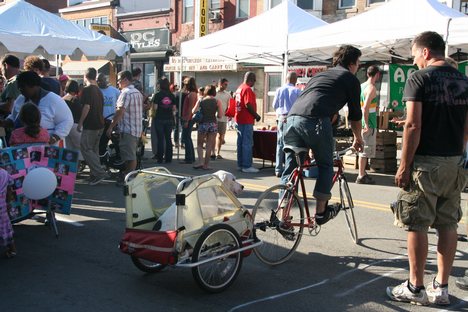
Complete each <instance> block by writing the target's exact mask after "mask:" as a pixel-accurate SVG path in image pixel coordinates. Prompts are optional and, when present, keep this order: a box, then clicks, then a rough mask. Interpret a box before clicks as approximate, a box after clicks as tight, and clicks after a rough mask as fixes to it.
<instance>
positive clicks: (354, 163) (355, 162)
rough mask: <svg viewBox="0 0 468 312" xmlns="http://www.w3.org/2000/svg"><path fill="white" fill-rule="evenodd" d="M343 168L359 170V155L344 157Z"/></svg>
mask: <svg viewBox="0 0 468 312" xmlns="http://www.w3.org/2000/svg"><path fill="white" fill-rule="evenodd" d="M343 167H345V168H348V169H358V168H359V157H358V155H344V156H343Z"/></svg>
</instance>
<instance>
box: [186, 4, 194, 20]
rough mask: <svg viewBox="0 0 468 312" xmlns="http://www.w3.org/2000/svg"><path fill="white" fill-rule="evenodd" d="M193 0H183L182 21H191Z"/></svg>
mask: <svg viewBox="0 0 468 312" xmlns="http://www.w3.org/2000/svg"><path fill="white" fill-rule="evenodd" d="M193 13H194V8H193V0H184V20H183V23H191V22H193Z"/></svg>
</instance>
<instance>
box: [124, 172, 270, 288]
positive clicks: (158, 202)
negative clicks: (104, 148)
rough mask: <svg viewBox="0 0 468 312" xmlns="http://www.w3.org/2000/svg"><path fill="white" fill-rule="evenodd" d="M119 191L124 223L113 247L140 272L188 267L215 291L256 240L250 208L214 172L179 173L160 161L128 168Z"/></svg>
mask: <svg viewBox="0 0 468 312" xmlns="http://www.w3.org/2000/svg"><path fill="white" fill-rule="evenodd" d="M180 180H181V181H180ZM124 195H125V198H126V229H125V234H124V235H123V238H122V240H121V242H120V245H119V248H120V250H121V251H122V252H123V253H126V254H128V255H130V257H131V260H132V262H133V264H134V265H135V266H136V267H137V268H138V269H140V270H142V271H144V272H149V273H151V272H159V271H161V270H162V269H164V268H165V267H166V266H168V265H171V266H176V267H185V268H191V269H192V274H193V277H194V279H195V281H196V282H197V283H198V285H199V286H200V287H201V288H202V289H204V290H206V291H208V292H212V293H216V292H221V291H223V290H224V289H226V288H227V287H229V286H230V285H231V284H232V283H233V282H234V280H235V279H236V277H237V275H238V273H239V271H240V269H241V266H242V260H243V258H244V257H246V256H248V255H250V253H251V252H252V249H253V248H255V247H256V246H258V245H260V244H261V242H259V241H258V240H256V239H254V238H253V237H252V227H253V222H252V216H251V214H250V213H249V211H248V210H246V209H245V208H244V207H243V206H242V204H241V203H240V202H239V200H238V199H237V198H236V197H235V195H234V194H233V193H232V192H231V191H230V190H229V189H227V188H226V186H225V185H224V184H223V183H222V182H221V180H220V179H219V178H218V177H217V176H215V175H202V176H196V177H183V176H177V175H173V174H171V173H170V172H169V171H168V170H167V169H166V168H164V167H154V168H148V169H145V170H139V171H133V172H131V173H129V174H128V175H127V177H126V178H125V187H124ZM169 212H171V213H170V214H168V213H169ZM165 215H166V216H167V215H170V217H167V218H164V216H165ZM161 220H164V221H163V222H167V223H166V226H163V227H161ZM168 221H169V222H168Z"/></svg>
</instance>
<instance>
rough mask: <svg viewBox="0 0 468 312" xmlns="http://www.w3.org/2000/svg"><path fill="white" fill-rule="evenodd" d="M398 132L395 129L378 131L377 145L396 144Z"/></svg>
mask: <svg viewBox="0 0 468 312" xmlns="http://www.w3.org/2000/svg"><path fill="white" fill-rule="evenodd" d="M396 139H397V133H396V132H395V131H379V132H377V139H376V142H375V143H376V145H395V146H396V141H397V140H396Z"/></svg>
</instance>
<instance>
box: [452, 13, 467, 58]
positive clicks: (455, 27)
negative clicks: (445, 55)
mask: <svg viewBox="0 0 468 312" xmlns="http://www.w3.org/2000/svg"><path fill="white" fill-rule="evenodd" d="M448 44H449V47H450V48H453V49H460V50H461V51H463V52H465V53H468V16H466V15H465V16H463V17H458V18H454V19H453V20H452V21H451V22H450V28H449V36H448Z"/></svg>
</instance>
